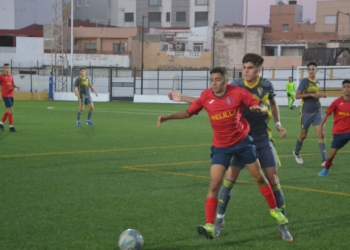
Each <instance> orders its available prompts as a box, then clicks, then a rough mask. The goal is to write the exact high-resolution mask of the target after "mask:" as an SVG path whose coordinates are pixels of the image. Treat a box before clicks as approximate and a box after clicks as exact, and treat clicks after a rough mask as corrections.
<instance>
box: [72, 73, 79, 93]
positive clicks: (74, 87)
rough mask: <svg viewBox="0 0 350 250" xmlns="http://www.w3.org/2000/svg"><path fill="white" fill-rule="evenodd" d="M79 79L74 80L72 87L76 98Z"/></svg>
mask: <svg viewBox="0 0 350 250" xmlns="http://www.w3.org/2000/svg"><path fill="white" fill-rule="evenodd" d="M79 79H80V77H78V78H77V79H75V82H74V86H73V91H74V94H75V96H78V91H77V88H78V85H79Z"/></svg>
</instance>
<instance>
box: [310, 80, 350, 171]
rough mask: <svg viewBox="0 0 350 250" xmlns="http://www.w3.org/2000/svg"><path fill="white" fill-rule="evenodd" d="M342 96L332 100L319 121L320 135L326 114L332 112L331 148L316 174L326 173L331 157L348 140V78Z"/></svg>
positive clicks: (349, 134)
mask: <svg viewBox="0 0 350 250" xmlns="http://www.w3.org/2000/svg"><path fill="white" fill-rule="evenodd" d="M342 84H343V88H342V92H343V96H342V97H339V98H338V99H336V100H334V101H333V102H332V103H331V105H330V106H329V108H328V109H327V110H326V113H325V115H324V117H323V119H322V121H321V124H320V126H319V128H318V131H317V133H318V134H320V135H322V133H323V126H324V124H325V123H326V121H327V118H328V116H330V115H331V114H332V113H333V116H334V122H333V130H332V134H333V141H332V145H331V150H330V151H329V154H328V157H327V160H326V163H325V166H324V169H323V170H322V171H321V172H320V173H319V174H318V176H320V177H323V176H325V175H326V174H328V171H329V169H330V167H331V165H332V163H333V159H334V157H335V155H336V154H337V152H338V150H339V149H341V148H342V147H344V146H345V145H346V144H347V143H348V141H350V80H348V79H347V80H344V81H343V83H342Z"/></svg>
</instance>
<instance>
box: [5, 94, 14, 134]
mask: <svg viewBox="0 0 350 250" xmlns="http://www.w3.org/2000/svg"><path fill="white" fill-rule="evenodd" d="M7 101H8V102H7V107H6V112H7V114H8V115H7V117H8V121H9V127H10V132H17V130H16V129H15V128H14V126H13V104H14V99H13V97H8V98H7Z"/></svg>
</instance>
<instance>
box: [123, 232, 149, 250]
mask: <svg viewBox="0 0 350 250" xmlns="http://www.w3.org/2000/svg"><path fill="white" fill-rule="evenodd" d="M118 246H119V248H120V250H142V249H143V237H142V235H141V234H140V232H139V231H137V230H135V229H128V230H125V231H124V232H122V234H121V235H120V236H119V240H118Z"/></svg>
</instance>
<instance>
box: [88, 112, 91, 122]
mask: <svg viewBox="0 0 350 250" xmlns="http://www.w3.org/2000/svg"><path fill="white" fill-rule="evenodd" d="M91 115H92V111H89V113H88V120H90V119H91Z"/></svg>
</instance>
